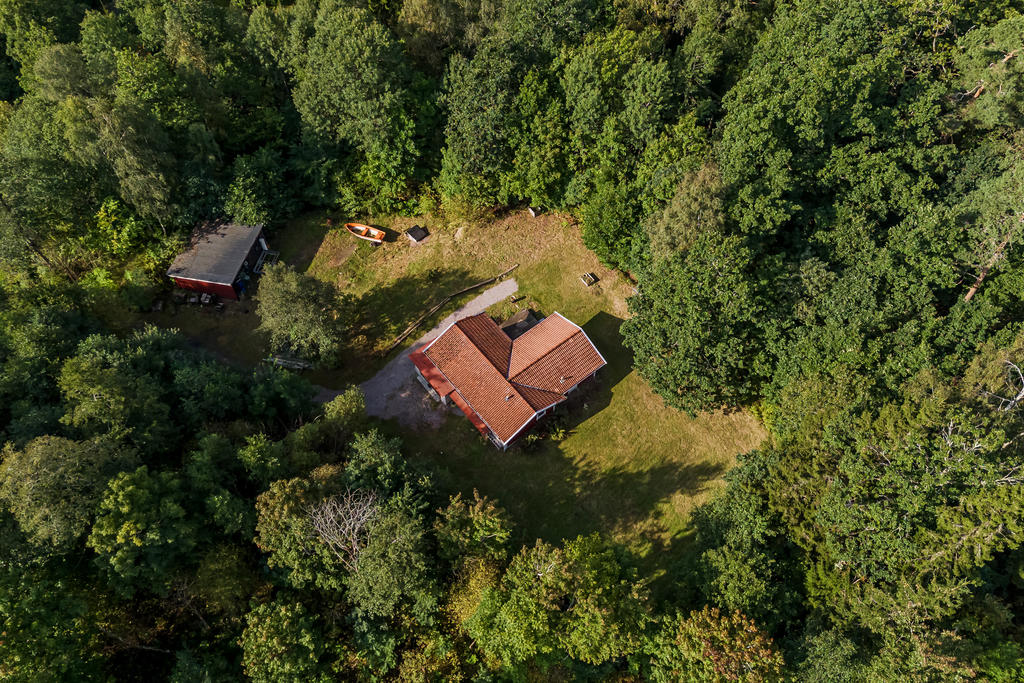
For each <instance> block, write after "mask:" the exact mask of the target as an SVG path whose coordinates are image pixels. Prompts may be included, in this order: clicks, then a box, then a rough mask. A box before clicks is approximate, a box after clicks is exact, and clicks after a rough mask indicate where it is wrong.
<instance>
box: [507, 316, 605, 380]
mask: <svg viewBox="0 0 1024 683" xmlns="http://www.w3.org/2000/svg"><path fill="white" fill-rule="evenodd" d="M577 327H578V326H577ZM577 334H582V335H583V336H584V338H585V339H586V340H587V341H588V342H589V343H590V345H591V346H594V342H592V341H590V337H588V336H587V333H586V332H584V331H583V329H582V328H580V329H578V330H576V331H575V332H573V333H572V334H570V335H569V336H568V337H566V338H565V339H563V340H562V341H560V342H558V343H557V344H555V345H554V346H552V347H551V350H550V351H548V352H547V353H545V354H544V355H543V356H540V357H539V358H537V359H535V360H534V361H533V362H532V363H530V364H529V365H527V366H526V367H524V368H523V369H522V370H520V371H519V372H517V373H516V374H515V376H514V377H509V378H508V381H509V382H515V378H516V377H520V376H521V375H523V374H525V373H526V371H527V370H529V369H530V368H532V367H533V366H534V365H536V364H537V363H539V362H541V361H542V360H544V359H545V358H547V357H548V356H550V355H551V354H553V353H554V352H555V351H557V350H558V349H559V348H561V347H562V346H565V345H566V344H568V343H569V342H570V341H572V340H573V339H574V338H575V337H576V335H577ZM594 348H595V350H596V348H597V347H594ZM516 383H517V384H522V385H523V386H524V387H528V386H530V385H529V384H525V383H523V382H516Z"/></svg>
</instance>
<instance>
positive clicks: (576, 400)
mask: <svg viewBox="0 0 1024 683" xmlns="http://www.w3.org/2000/svg"><path fill="white" fill-rule="evenodd" d="M621 324H622V319H621V318H616V317H615V316H614V315H611V314H610V313H605V312H604V311H601V312H600V313H598V314H596V315H595V316H594V317H592V318H591V319H590V320H588V321H587V322H586V323H584V324H583V325H582V326H581V327H582V328H583V331H584V332H585V333H586V334H587V337H588V338H589V339H590V341H591V342H593V344H594V347H595V348H596V349H597V351H598V353H600V354H601V356H603V357H604V359H605V361H606V362H607V365H605V366H604V367H603V368H601V369H600V370H598V371H597V375H596V376H595V377H594V379H592V380H586V381H584V382H583V383H581V384H580V385H579V387H578V388H577V389H576V390H575V391H574V392H572V393H571V394H569V396H568V398H567V399H566V400H565V401H564V402H563V403H561V404H559V405H558V407H557V408H556V409H555V410H554V411H553V412H552V413H551V416H550V417H549V418H548V419H547V420H545V421H543V422H541V424H540V425H539V426H538V429H539V430H540V431H543V430H544V429H545V428H546V427H550V425H551V423H557V424H560V425H562V426H563V427H566V428H567V429H569V430H570V431H572V430H573V429H575V428H576V427H577V426H578V425H579V424H580V423H582V422H584V421H585V420H586V419H587V418H589V417H591V416H592V415H596V414H597V413H599V412H601V411H602V410H604V409H605V408H607V407H608V405H609V404H610V403H611V401H612V390H613V389H614V388H615V387H616V386H617V385H618V384H619V382H621V381H622V380H623V379H625V378H626V376H627V375H629V373H630V372H632V371H633V354H632V352H630V351H629V349H627V348H626V347H625V346H624V345H623V344H622V335H621V334H620V333H619V326H620V325H621Z"/></svg>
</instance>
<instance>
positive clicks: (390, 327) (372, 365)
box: [344, 268, 472, 381]
mask: <svg viewBox="0 0 1024 683" xmlns="http://www.w3.org/2000/svg"><path fill="white" fill-rule="evenodd" d="M471 280H472V278H471V275H470V273H469V271H467V270H465V269H462V268H453V269H441V268H435V269H432V270H429V271H425V272H423V273H416V274H412V275H405V276H403V277H401V278H399V279H397V280H395V281H393V282H389V283H387V284H384V285H381V286H379V287H374V288H373V289H371V290H370V291H368V292H367V293H366V294H363V295H362V296H360V297H356V298H353V299H352V300H351V302H350V313H349V317H350V321H349V324H348V327H347V338H346V340H345V346H346V350H345V354H344V357H345V361H344V364H345V369H346V370H347V371H348V373H347V374H349V375H351V376H352V378H353V380H358V381H362V380H363V379H367V378H368V377H369V376H372V374H373V372H374V371H375V370H376V369H377V368H378V367H379V366H381V365H383V364H384V362H385V361H386V360H387V358H386V357H385V356H384V355H382V352H383V351H384V350H385V349H387V348H388V347H389V346H391V344H392V342H393V341H394V340H395V338H396V337H398V335H400V334H401V333H403V332H404V331H405V330H406V329H407V328H408V327H409V326H410V325H411V324H413V323H414V322H416V320H418V319H419V318H420V317H421V316H422V315H424V314H425V313H427V311H429V310H430V309H431V308H433V307H434V306H435V305H436V304H438V303H439V302H440V301H442V300H443V299H444V298H445V297H447V296H448V295H450V294H451V293H452V292H456V291H458V290H459V289H462V288H463V287H465V286H466V285H467V284H470V283H471ZM455 305H457V302H452V303H451V304H449V305H446V306H444V307H442V308H441V309H440V310H439V311H437V312H436V313H435V314H434V315H431V316H429V317H428V318H427V319H425V320H423V322H422V323H421V324H420V325H418V326H417V328H416V329H415V330H413V331H412V332H411V333H410V334H409V340H410V341H411V340H415V339H417V338H418V337H419V336H420V335H422V334H423V333H424V332H426V331H427V330H429V329H430V328H431V327H432V326H433V325H434V324H435V323H436V320H439V319H441V318H443V317H444V316H445V315H447V314H448V313H450V312H451V310H450V309H451V307H453V306H455Z"/></svg>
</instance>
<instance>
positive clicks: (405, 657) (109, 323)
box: [0, 0, 1024, 681]
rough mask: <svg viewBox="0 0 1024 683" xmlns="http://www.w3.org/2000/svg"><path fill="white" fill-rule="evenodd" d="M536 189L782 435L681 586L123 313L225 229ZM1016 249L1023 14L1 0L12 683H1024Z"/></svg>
mask: <svg viewBox="0 0 1024 683" xmlns="http://www.w3.org/2000/svg"><path fill="white" fill-rule="evenodd" d="M525 206H533V207H540V208H542V209H544V210H552V211H563V212H568V213H572V214H574V215H575V216H576V217H577V218H578V219H579V222H580V224H581V225H582V235H583V240H584V241H585V243H586V245H587V246H588V247H589V248H590V249H592V250H593V251H594V253H595V254H597V256H598V257H600V259H601V260H602V261H603V262H605V263H606V264H608V265H609V266H611V267H614V268H617V269H619V270H621V271H623V272H624V273H627V274H628V276H629V277H631V278H632V279H633V281H634V282H635V286H636V294H635V295H634V296H633V297H632V298H631V299H630V301H629V308H630V313H631V317H630V318H629V319H628V320H627V321H626V322H625V323H624V324H623V325H622V335H623V338H624V340H625V343H626V344H627V346H628V347H629V348H630V349H631V350H632V352H633V354H634V364H635V367H636V368H637V370H638V371H639V373H640V375H641V376H642V377H643V378H644V380H646V382H647V383H648V384H649V385H650V386H651V388H652V389H653V390H654V391H656V392H657V393H658V394H659V395H660V396H661V397H662V398H663V399H664V401H665V402H666V403H667V404H669V405H671V406H673V407H675V408H677V409H679V410H682V411H689V412H691V413H698V412H700V411H713V410H718V409H722V408H725V409H728V410H733V409H749V410H752V411H754V412H755V413H756V414H757V415H758V417H759V418H760V419H761V421H762V422H763V423H764V425H765V427H766V428H767V430H768V432H769V435H770V436H769V438H768V439H767V440H766V441H765V443H764V444H763V445H762V446H761V447H760V448H759V449H757V450H756V451H753V452H750V453H747V454H745V455H743V456H742V457H741V459H740V462H739V465H738V466H737V467H736V468H735V469H734V470H733V471H732V472H730V473H729V475H728V485H727V487H726V489H725V490H724V492H723V493H722V495H720V496H719V497H717V498H715V499H714V500H712V501H711V502H710V503H708V504H706V505H703V506H701V507H700V508H698V509H697V510H696V511H695V512H694V514H693V527H694V529H695V540H694V542H693V548H692V551H691V552H690V553H689V556H690V559H689V560H688V561H686V562H683V563H682V564H680V565H679V566H676V567H674V568H673V569H672V573H671V575H670V576H669V577H668V581H669V584H670V585H671V586H672V590H670V591H668V592H662V593H664V594H659V595H657V596H655V595H653V594H652V591H651V590H650V588H649V583H650V580H651V577H646V576H643V575H642V574H641V573H640V572H639V571H638V569H637V567H638V564H637V562H636V558H634V557H632V556H631V555H630V553H629V552H628V551H627V550H626V549H625V548H623V547H621V546H619V545H617V544H615V543H613V542H612V541H611V540H610V539H608V538H605V537H602V536H601V535H598V534H594V535H591V536H580V537H578V538H574V539H564V540H563V541H562V542H561V543H549V542H544V541H540V540H537V541H534V539H532V538H523V536H522V534H521V533H519V532H518V531H517V530H516V528H515V526H514V524H513V523H512V522H511V521H510V519H509V517H508V515H507V514H506V513H505V512H504V511H503V509H502V508H501V501H495V500H491V499H489V498H487V497H484V496H479V495H476V496H474V497H473V499H470V498H469V497H468V496H465V497H464V496H456V497H452V498H450V497H447V496H441V495H440V494H439V493H438V490H437V488H436V487H435V486H434V483H433V473H432V472H431V471H429V469H428V468H425V467H421V466H420V465H418V464H416V463H414V462H412V461H407V460H406V459H405V458H404V457H403V444H402V443H401V442H400V441H398V440H396V439H394V438H391V437H389V436H387V435H386V433H385V431H381V430H380V429H379V428H378V427H379V425H376V424H375V423H374V422H373V421H372V420H369V419H368V418H367V416H366V415H365V412H364V410H363V397H362V396H361V395H360V393H359V391H358V390H355V389H353V390H349V391H346V392H344V393H342V394H341V395H340V396H339V397H338V398H336V399H334V400H333V401H331V402H329V403H326V404H324V405H317V404H315V403H314V402H313V401H312V399H313V396H314V394H315V391H314V389H313V388H312V387H311V386H310V385H309V384H308V383H307V382H306V381H305V380H304V379H302V378H301V377H299V376H297V375H294V374H289V373H287V372H284V371H281V370H272V369H266V368H264V369H258V370H255V371H242V370H239V369H236V368H233V367H230V366H228V365H226V364H224V363H223V362H221V360H220V359H218V358H216V357H214V356H212V355H209V354H207V353H205V352H202V351H198V350H196V349H195V348H194V346H193V345H192V344H190V343H188V341H187V340H186V339H185V338H183V337H182V336H181V335H179V334H176V333H174V332H168V331H165V330H160V329H157V328H155V327H148V326H147V327H138V328H136V329H128V330H126V329H125V328H124V326H119V325H118V324H117V320H118V315H117V312H118V311H131V310H137V309H138V308H139V307H142V306H146V305H147V304H148V302H149V301H150V300H151V299H152V297H153V292H154V291H156V290H157V289H158V288H160V287H166V285H165V284H164V282H163V281H164V277H163V273H164V271H165V270H166V266H167V263H168V261H169V259H170V258H171V257H172V256H173V255H174V254H175V252H176V251H177V250H178V249H179V248H180V246H181V245H182V244H183V243H184V240H185V238H186V236H187V235H188V233H189V231H190V230H191V229H192V227H193V226H195V225H196V224H197V223H198V222H200V221H203V220H208V219H213V218H227V219H231V220H235V221H238V222H242V223H248V224H265V225H266V226H267V230H268V231H269V232H270V234H271V235H273V231H274V230H278V229H283V226H284V225H285V224H286V223H287V221H288V220H289V219H290V218H293V217H294V216H296V215H298V214H299V213H300V212H303V211H309V210H332V211H337V212H340V213H342V214H345V215H358V214H366V213H378V214H380V213H390V214H403V215H420V214H424V213H432V212H437V213H441V214H444V215H447V216H451V217H464V216H476V215H482V214H485V213H487V212H497V211H501V210H504V209H509V208H516V207H525ZM567 229H568V228H567ZM1022 247H1024V4H1022V3H1020V2H1018V1H1016V0H963V1H961V2H952V1H949V2H946V1H939V2H925V1H923V0H890V1H887V2H868V1H863V2H844V1H839V0H762V1H761V2H756V3H755V2H741V1H738V0H712V1H701V0H681V1H680V2H673V3H662V2H653V1H650V0H617V1H614V2H612V1H609V0H394V1H389V2H378V1H376V0H373V1H370V2H366V3H361V2H360V1H359V0H296V1H294V2H285V1H283V0H230V1H229V0H105V1H103V0H83V1H81V2H72V1H70V0H0V537H2V538H0V678H3V679H4V680H12V681H50V680H53V681H58V680H59V681H68V680H142V679H145V680H172V681H200V680H202V681H222V680H223V681H230V680H238V679H240V678H241V677H242V676H243V675H244V676H247V677H248V678H250V679H252V680H254V681H328V680H354V679H360V680H408V681H413V680H415V681H427V680H430V681H434V680H438V681H440V680H445V681H447V680H481V681H490V680H495V681H497V680H548V679H551V680H651V681H676V680H693V681H719V680H744V681H764V680H780V679H787V680H806V681H877V680H897V679H909V680H920V681H931V680H936V681H937V680H968V679H980V680H995V681H1010V680H1019V679H1020V678H1021V677H1024V632H1022V630H1021V628H1022V627H1021V623H1020V622H1019V621H1018V619H1020V618H1024V554H1022V551H1021V548H1020V546H1021V542H1022V540H1024V536H1022V534H1024V525H1022V521H1021V520H1022V515H1024V487H1022V483H1024V474H1022V472H1024V469H1022V468H1024V441H1022V436H1024V324H1022V323H1024V304H1022V293H1024V249H1022ZM270 277H272V278H274V280H273V281H274V283H275V285H274V288H275V289H274V291H268V292H267V294H266V296H265V297H264V298H263V299H262V300H261V302H260V305H261V307H263V310H264V311H271V310H275V311H280V312H281V313H280V315H277V314H275V317H274V319H272V320H271V319H269V318H268V319H265V320H264V328H265V329H266V330H267V332H268V334H270V335H272V336H274V335H277V336H278V337H280V338H281V339H285V340H288V341H289V343H292V344H293V345H294V346H295V347H296V348H301V349H302V350H304V351H306V352H307V353H308V354H309V355H310V356H312V357H316V358H319V359H320V360H330V358H331V357H332V354H334V353H336V349H334V348H333V347H332V346H331V343H332V342H331V339H332V338H333V337H332V335H336V334H338V329H337V327H338V325H343V323H344V321H345V315H346V313H345V311H346V302H345V301H328V300H329V299H330V298H331V294H330V293H329V292H327V291H326V290H324V289H323V287H321V286H320V285H319V284H317V283H316V282H313V281H311V280H306V279H303V277H302V276H301V275H300V274H298V273H295V272H291V271H288V270H286V269H281V270H280V271H277V272H276V273H275V274H273V275H271V276H270ZM275 292H276V294H275ZM297 299H303V300H306V301H310V300H312V301H318V302H322V303H318V304H317V305H316V306H315V307H313V308H311V309H310V310H308V311H307V310H304V309H302V308H301V307H299V306H294V305H291V302H293V301H295V300H297ZM314 309H315V310H314ZM268 315H269V314H268ZM289 316H291V317H289ZM275 321H276V322H275Z"/></svg>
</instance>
